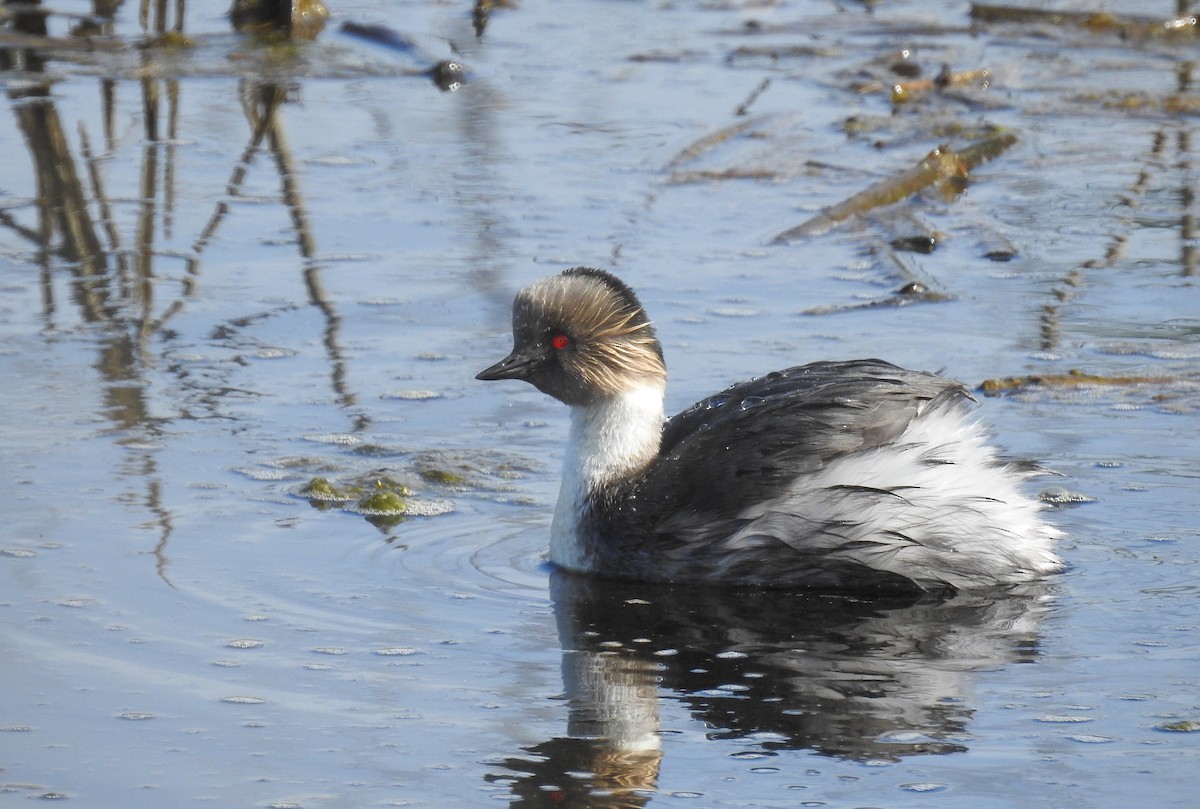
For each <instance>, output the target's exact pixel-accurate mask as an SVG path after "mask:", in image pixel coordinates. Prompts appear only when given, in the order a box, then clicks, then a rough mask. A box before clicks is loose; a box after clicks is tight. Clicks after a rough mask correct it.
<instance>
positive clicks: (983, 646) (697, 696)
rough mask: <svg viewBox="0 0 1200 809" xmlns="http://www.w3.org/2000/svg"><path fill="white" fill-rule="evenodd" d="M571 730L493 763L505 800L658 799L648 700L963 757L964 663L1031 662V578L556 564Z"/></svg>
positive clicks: (750, 732)
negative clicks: (943, 580) (596, 572)
mask: <svg viewBox="0 0 1200 809" xmlns="http://www.w3.org/2000/svg"><path fill="white" fill-rule="evenodd" d="M551 594H552V596H553V600H554V609H555V614H556V617H557V622H558V632H559V640H560V643H561V645H562V649H563V662H562V673H563V683H564V688H565V694H566V697H567V700H568V706H569V718H568V723H567V732H566V734H565V735H564V736H561V737H556V738H553V739H549V740H547V741H545V742H542V743H540V744H537V745H534V746H532V747H528V748H525V755H522V756H515V757H511V758H507V759H505V760H503V761H502V762H497V766H503V767H504V768H505V769H506V770H507V771H508V772H504V773H500V772H495V773H492V774H491V775H489V776H488V780H489V781H492V782H495V783H500V784H506V785H508V786H509V788H510V789H511V790H512V793H513V795H514V797H515V798H516V801H515V803H514V804H513V805H515V806H558V807H562V806H587V807H589V808H592V809H601V808H605V809H608V808H611V809H633V807H641V806H644V805H646V803H647V802H648V801H649V800H650V798H651V797H652V796H653V794H654V790H655V786H656V782H657V779H658V772H659V767H660V764H661V760H662V755H663V750H662V744H661V733H660V726H659V715H658V701H659V698H660V696H661V697H662V698H665V699H675V700H678V701H679V702H680V703H682V704H683V705H685V706H686V708H687V710H688V712H689V713H691V715H692V716H693V717H695V718H696V719H697V720H699V721H701V722H703V723H704V725H705V727H707V728H709V729H710V730H709V733H708V737H709V738H710V739H714V740H728V739H745V738H754V739H756V740H758V741H757V744H758V746H759V749H761V750H764V751H770V750H774V751H782V750H810V751H813V752H815V753H818V754H822V755H827V756H834V757H838V758H842V759H848V760H855V761H865V760H876V761H879V760H887V761H896V760H899V759H901V758H903V757H905V756H915V755H933V754H948V753H957V752H963V751H965V750H966V749H967V746H968V743H969V740H970V737H969V733H968V730H967V726H968V723H969V722H970V719H971V716H972V714H973V713H974V708H973V707H972V704H971V701H970V699H969V695H970V693H971V687H972V683H973V679H974V674H973V673H974V672H977V671H981V670H987V669H994V668H998V667H1002V666H1005V665H1008V664H1010V663H1027V662H1032V661H1033V660H1035V659H1036V657H1037V654H1038V652H1037V631H1038V627H1039V624H1040V623H1041V620H1042V618H1043V617H1044V616H1045V614H1046V612H1047V611H1048V609H1049V606H1050V596H1049V592H1048V590H1047V589H1046V588H1045V587H1044V586H1041V585H1038V586H1032V587H1023V588H1021V589H1020V590H1014V589H1011V588H1007V589H1004V590H999V591H997V590H991V591H985V592H972V593H958V594H953V595H942V596H937V597H934V596H924V597H913V598H908V599H902V600H900V599H888V600H880V599H877V598H871V599H865V598H856V597H848V596H844V595H842V596H826V595H817V594H805V593H789V592H781V591H762V590H746V589H718V588H702V587H701V588H698V587H679V586H676V587H664V586H661V585H650V584H644V583H625V582H614V581H604V580H596V579H589V578H585V577H580V576H575V575H572V574H569V573H564V572H558V571H556V572H555V573H554V574H553V578H552V580H551Z"/></svg>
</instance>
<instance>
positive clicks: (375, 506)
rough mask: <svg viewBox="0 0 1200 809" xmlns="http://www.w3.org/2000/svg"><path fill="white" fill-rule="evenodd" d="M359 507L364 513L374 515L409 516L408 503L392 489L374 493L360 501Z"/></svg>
mask: <svg viewBox="0 0 1200 809" xmlns="http://www.w3.org/2000/svg"><path fill="white" fill-rule="evenodd" d="M358 507H359V509H361V510H362V511H363V513H367V512H370V513H374V514H407V513H408V501H407V500H405V499H404V497H402V496H401V495H400V493H399V492H396V491H392V490H391V489H384V490H382V491H378V492H373V493H371V494H368V495H366V496H365V497H363V498H361V499H360V500H359V501H358Z"/></svg>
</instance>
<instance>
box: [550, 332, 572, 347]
mask: <svg viewBox="0 0 1200 809" xmlns="http://www.w3.org/2000/svg"><path fill="white" fill-rule="evenodd" d="M570 344H571V338H570V337H568V336H567V335H565V334H556V335H554V336H553V337H551V338H550V345H552V346H554V347H555V348H557V349H558V350H559V351H561V350H562V349H564V348H566V347H567V346H569V345H570Z"/></svg>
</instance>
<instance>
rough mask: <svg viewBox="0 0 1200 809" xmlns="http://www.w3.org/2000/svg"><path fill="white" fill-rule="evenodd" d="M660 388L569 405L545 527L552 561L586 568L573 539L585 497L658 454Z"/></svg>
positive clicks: (577, 533)
mask: <svg viewBox="0 0 1200 809" xmlns="http://www.w3.org/2000/svg"><path fill="white" fill-rule="evenodd" d="M663 390H664V386H663V385H662V384H661V383H660V384H653V385H646V386H643V387H638V388H633V389H631V390H628V391H625V392H623V393H619V394H617V395H615V396H610V397H606V398H604V399H600V400H598V401H596V402H593V403H590V404H587V405H577V406H574V407H572V408H571V434H570V438H569V440H568V442H567V451H566V454H565V456H564V458H563V478H562V488H561V490H560V491H559V495H558V507H557V508H556V509H555V512H554V526H553V529H552V531H551V543H550V545H551V547H550V556H551V559H552V560H553V561H555V562H556V563H557V564H559V565H562V566H563V567H567V568H572V569H576V570H579V569H586V568H587V566H588V564H587V562H586V560H584V559H582V558H581V554H584V553H585V552H584V550H583V549H582V548H581V547H580V546H579V543H580V542H581V536H580V520H581V518H583V517H584V513H585V510H586V508H587V507H588V505H589V504H588V500H589V497H590V496H591V495H593V494H595V493H597V492H598V491H600V490H602V489H604V488H606V487H612V486H614V485H616V484H618V483H620V482H622V481H625V480H628V479H629V478H631V477H634V476H636V475H638V474H639V473H641V472H643V471H644V470H645V469H646V467H648V466H649V465H650V464H651V462H653V460H654V459H655V458H656V457H657V456H658V449H659V445H660V443H661V442H662V429H663Z"/></svg>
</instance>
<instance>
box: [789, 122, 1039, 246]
mask: <svg viewBox="0 0 1200 809" xmlns="http://www.w3.org/2000/svg"><path fill="white" fill-rule="evenodd" d="M1016 142H1017V136H1016V135H1014V134H1012V133H1011V132H1000V133H999V134H997V135H994V136H993V137H990V138H987V139H986V140H982V141H979V142H977V143H973V144H971V145H970V146H968V147H967V148H965V149H963V150H962V151H960V152H955V151H952V150H951V149H950V148H949V147H947V146H939V147H938V148H937V149H934V150H933V151H932V152H930V153H929V154H928V155H926V156H925V158H924V159H923V160H922V161H921V162H920V163H918V164H917V165H916V166H914V167H912V168H910V169H907V170H906V171H903V172H901V173H900V174H897V175H895V176H893V177H889V178H887V179H886V180H881V181H880V182H878V183H875V184H874V185H871V186H868V187H867V188H866V189H864V190H863V191H860V192H859V193H857V194H855V195H854V196H852V197H849V198H848V199H845V200H843V201H842V202H839V203H837V204H836V205H833V206H831V207H829V208H826V209H825V210H824V211H822V212H821V213H819V214H817V215H816V216H814V217H813V218H811V219H809V220H807V221H805V222H802V223H801V224H799V225H797V226H796V227H794V228H790V229H788V230H785V231H783V232H782V233H780V234H778V235H777V236H776V237H775V238H774V239H773V240H772V241H773V242H775V243H786V242H790V241H794V240H796V239H801V238H805V237H808V236H819V235H821V234H822V233H827V232H829V231H830V230H832V229H833V228H835V227H836V226H837V225H839V224H840V223H842V222H844V221H846V220H847V219H850V218H852V217H855V216H860V215H862V214H864V213H866V212H868V211H871V210H874V209H876V208H882V207H884V206H886V205H892V204H894V203H897V202H900V201H901V200H903V199H907V198H908V197H911V196H913V195H915V194H917V193H919V192H920V191H923V190H924V189H926V188H928V187H929V186H931V185H936V186H942V187H945V188H948V189H949V190H953V191H958V190H961V189H962V187H963V186H964V185H965V184H966V181H967V175H968V173H969V172H970V171H971V170H973V169H974V168H976V167H977V166H979V165H980V164H981V163H984V162H986V161H988V160H991V159H992V158H994V157H996V156H997V155H999V154H1001V153H1002V152H1004V151H1005V150H1006V149H1008V148H1009V147H1011V146H1012V145H1013V144H1014V143H1016Z"/></svg>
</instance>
